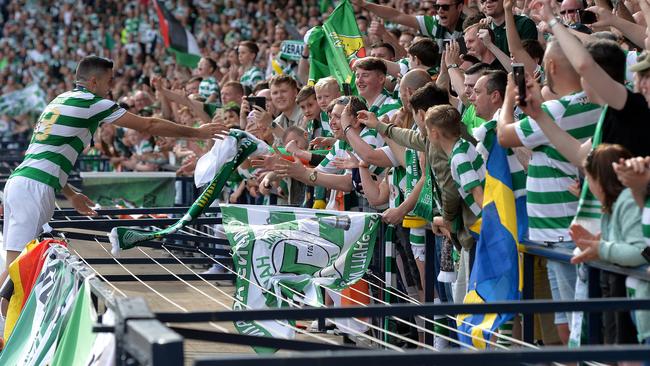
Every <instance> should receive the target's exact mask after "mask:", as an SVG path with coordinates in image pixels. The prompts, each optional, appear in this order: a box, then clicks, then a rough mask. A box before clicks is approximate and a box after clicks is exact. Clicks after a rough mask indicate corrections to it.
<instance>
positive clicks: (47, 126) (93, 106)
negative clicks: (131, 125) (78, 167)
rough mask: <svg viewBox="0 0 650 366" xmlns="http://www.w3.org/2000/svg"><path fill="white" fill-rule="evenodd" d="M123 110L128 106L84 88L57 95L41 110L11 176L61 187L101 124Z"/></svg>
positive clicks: (120, 114) (119, 114)
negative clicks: (122, 106) (23, 157)
mask: <svg viewBox="0 0 650 366" xmlns="http://www.w3.org/2000/svg"><path fill="white" fill-rule="evenodd" d="M124 113H126V110H124V109H123V108H120V106H118V105H117V104H116V103H115V102H113V101H111V100H108V99H104V98H102V97H100V96H97V95H95V94H93V93H91V92H89V91H88V90H86V89H85V88H77V89H74V90H72V91H69V92H65V93H63V94H61V95H59V96H57V97H56V98H54V100H53V101H52V102H50V104H48V105H47V107H45V110H44V111H43V113H41V116H40V117H39V119H38V123H37V125H36V127H35V128H34V134H33V135H32V140H31V142H30V144H29V147H28V148H27V152H26V153H25V159H24V160H23V162H22V163H21V164H20V165H19V166H18V168H16V170H14V172H13V174H12V175H11V176H12V177H15V176H22V177H27V178H30V179H33V180H36V181H39V182H41V183H44V184H47V185H49V186H50V187H52V188H54V189H55V190H57V191H58V190H60V189H61V188H63V187H64V186H65V184H66V182H67V181H68V174H70V171H71V170H72V168H73V167H74V165H75V163H76V161H77V157H78V156H79V154H80V153H81V152H82V151H83V149H84V148H85V147H86V146H88V144H89V143H90V140H91V138H92V135H93V134H94V133H95V130H96V129H97V127H98V126H99V124H100V123H111V122H113V121H115V120H117V119H118V118H120V117H122V116H123V115H124Z"/></svg>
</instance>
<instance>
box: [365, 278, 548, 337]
mask: <svg viewBox="0 0 650 366" xmlns="http://www.w3.org/2000/svg"><path fill="white" fill-rule="evenodd" d="M370 275H371V276H373V277H374V278H375V279H377V280H378V281H380V282H382V283H383V284H384V285H386V288H381V287H380V286H377V285H375V284H374V283H372V282H370V281H368V283H370V284H371V285H372V286H375V287H377V288H381V289H382V290H384V291H386V292H388V293H389V294H392V295H395V296H396V297H398V298H400V299H402V300H406V301H408V302H410V303H412V304H418V305H421V304H422V303H421V302H420V301H419V300H417V299H414V298H412V297H410V296H408V295H406V294H404V293H402V294H404V296H400V295H399V294H397V293H394V292H392V291H390V290H388V289H387V288H389V287H390V288H392V289H394V290H395V291H399V290H397V289H395V288H394V287H392V286H390V285H388V284H387V283H386V282H384V281H383V280H382V279H381V278H379V277H377V276H376V275H374V274H372V273H371V274H370ZM400 292H401V291H400ZM445 316H446V317H447V318H449V319H451V320H453V321H455V322H461V323H463V324H465V325H471V326H474V324H472V323H469V322H467V321H464V320H461V319H458V318H457V317H454V316H451V315H447V314H446V315H445ZM423 319H425V321H428V322H433V323H434V324H437V323H436V322H435V321H432V320H430V319H426V318H423ZM438 325H441V326H442V324H438ZM443 327H446V326H443ZM453 331H455V332H458V333H459V334H462V335H465V336H468V337H470V338H472V339H479V340H481V341H483V340H482V339H480V338H478V337H476V336H473V335H471V334H468V333H465V332H462V331H460V330H458V329H456V328H453ZM483 331H485V332H486V333H488V334H491V335H493V336H495V337H496V338H501V339H503V340H507V341H510V342H512V343H516V344H518V345H520V346H524V347H528V348H532V349H539V347H538V346H536V345H534V344H531V343H526V342H523V341H521V340H519V339H516V338H512V337H509V336H507V335H505V334H501V333H498V332H493V331H491V330H489V329H483ZM488 344H493V343H492V342H488ZM498 346H499V347H505V346H503V345H498ZM505 348H507V347H505Z"/></svg>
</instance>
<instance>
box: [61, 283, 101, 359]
mask: <svg viewBox="0 0 650 366" xmlns="http://www.w3.org/2000/svg"><path fill="white" fill-rule="evenodd" d="M96 321H97V313H96V312H95V308H94V307H93V303H92V299H91V297H90V285H88V284H87V281H86V282H84V283H83V285H81V289H79V294H78V295H77V299H76V300H75V302H74V305H73V306H72V314H71V315H70V319H68V322H67V324H66V327H65V330H64V331H63V336H62V337H61V340H60V341H59V345H58V346H57V348H56V352H55V353H54V359H53V360H52V363H51V365H52V366H86V365H87V364H88V361H89V360H88V358H89V356H90V355H91V351H92V347H93V343H94V342H95V338H97V333H93V324H94V323H95V322H96Z"/></svg>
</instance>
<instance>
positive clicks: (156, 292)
mask: <svg viewBox="0 0 650 366" xmlns="http://www.w3.org/2000/svg"><path fill="white" fill-rule="evenodd" d="M95 242H96V243H97V244H99V246H100V247H101V248H102V249H103V250H104V251H105V252H106V254H108V255H109V256H110V257H111V258H113V261H115V263H117V264H118V265H119V266H120V267H122V269H123V270H125V271H126V272H127V273H128V274H130V275H131V276H133V278H135V279H136V281H138V282H140V283H141V284H142V285H143V286H144V287H146V288H148V289H149V290H151V291H153V292H154V293H155V294H156V295H158V296H160V297H162V298H163V299H164V300H165V301H167V302H168V303H170V304H172V305H174V306H175V307H177V308H179V309H180V310H181V311H183V312H188V310H187V309H185V308H184V307H182V306H180V305H178V304H177V303H175V302H174V301H172V300H170V299H169V298H168V297H167V296H165V295H163V294H161V293H160V292H158V291H156V289H154V288H153V287H151V286H149V284H147V283H146V282H144V281H142V280H141V279H140V278H139V277H138V276H136V275H135V274H134V273H133V272H131V271H129V269H128V268H126V266H124V265H123V264H122V263H121V262H120V261H119V260H117V258H115V257H113V256H112V255H111V253H110V252H109V251H108V250H106V248H104V246H103V245H102V243H101V242H100V241H99V240H97V238H95Z"/></svg>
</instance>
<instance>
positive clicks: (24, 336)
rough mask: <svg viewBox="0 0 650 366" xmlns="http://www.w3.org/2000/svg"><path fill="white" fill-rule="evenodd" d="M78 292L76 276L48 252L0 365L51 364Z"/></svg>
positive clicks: (0, 358)
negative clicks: (75, 285)
mask: <svg viewBox="0 0 650 366" xmlns="http://www.w3.org/2000/svg"><path fill="white" fill-rule="evenodd" d="M49 250H50V251H51V250H53V249H52V248H50V249H49ZM76 294H77V291H76V289H75V287H74V275H73V274H72V273H71V272H70V271H68V270H67V269H66V266H65V263H63V261H62V260H60V259H58V258H50V257H49V255H48V256H47V259H46V262H45V263H44V264H43V269H42V270H41V273H40V275H39V277H38V280H37V281H36V284H34V287H33V288H32V291H31V293H30V295H29V298H27V302H26V303H25V306H24V307H23V310H22V311H21V313H20V317H19V318H18V321H17V322H16V326H15V328H14V330H13V332H12V333H11V336H9V339H8V340H7V344H6V345H5V351H4V352H2V353H0V365H26V366H27V365H46V364H49V361H50V360H51V359H52V357H53V355H54V351H55V349H56V348H57V344H58V343H57V342H58V340H59V338H60V336H61V333H62V330H63V327H64V325H65V322H66V319H67V317H68V314H69V313H70V309H71V307H72V304H73V302H74V299H75V295H76Z"/></svg>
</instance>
